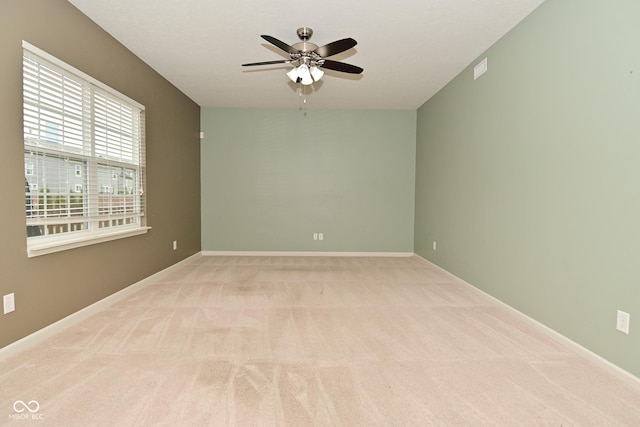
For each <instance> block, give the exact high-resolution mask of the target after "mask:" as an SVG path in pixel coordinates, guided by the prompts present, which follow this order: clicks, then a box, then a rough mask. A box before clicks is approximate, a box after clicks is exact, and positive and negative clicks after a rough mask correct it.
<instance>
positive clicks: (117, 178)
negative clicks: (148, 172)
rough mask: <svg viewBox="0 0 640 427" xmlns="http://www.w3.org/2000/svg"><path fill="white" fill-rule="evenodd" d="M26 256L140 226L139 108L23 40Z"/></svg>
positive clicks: (116, 235) (141, 125)
mask: <svg viewBox="0 0 640 427" xmlns="http://www.w3.org/2000/svg"><path fill="white" fill-rule="evenodd" d="M23 48H24V50H23V100H24V161H25V204H26V222H27V246H28V249H29V253H30V255H39V254H41V253H48V252H52V251H57V250H62V249H67V248H71V247H77V246H82V245H85V244H91V243H96V242H99V241H104V240H112V239H113V238H119V237H126V236H127V235H131V234H140V232H144V231H146V229H147V227H146V224H145V221H144V213H145V206H144V202H145V195H144V194H145V192H144V188H145V182H144V176H145V170H144V169H145V153H144V142H145V141H144V107H143V106H141V105H139V104H138V103H136V102H135V101H133V100H131V99H129V98H127V97H126V96H124V95H122V94H120V93H118V92H117V91H115V90H113V89H111V88H109V87H107V86H106V85H104V84H102V83H100V82H98V81H96V80H95V79H93V78H91V77H89V76H87V75H85V74H84V73H82V72H80V71H78V70H76V69H74V68H73V67H71V66H69V65H67V64H65V63H63V62H62V61H60V60H58V59H56V58H54V57H52V56H51V55H49V54H47V53H46V52H43V51H41V50H40V49H38V48H36V47H34V46H31V45H29V44H28V43H26V42H23Z"/></svg>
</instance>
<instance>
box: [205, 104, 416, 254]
mask: <svg viewBox="0 0 640 427" xmlns="http://www.w3.org/2000/svg"><path fill="white" fill-rule="evenodd" d="M201 123H202V130H203V131H204V132H205V138H204V140H203V141H202V143H201V169H202V174H201V176H202V178H201V186H202V250H203V251H328V252H413V215H414V203H413V201H414V194H415V193H414V183H415V143H416V134H415V132H416V111H339V110H309V111H301V110H299V109H289V110H282V109H227V108H203V109H202V111H201ZM316 232H318V233H320V232H321V233H324V240H323V241H314V240H313V239H312V236H313V233H316Z"/></svg>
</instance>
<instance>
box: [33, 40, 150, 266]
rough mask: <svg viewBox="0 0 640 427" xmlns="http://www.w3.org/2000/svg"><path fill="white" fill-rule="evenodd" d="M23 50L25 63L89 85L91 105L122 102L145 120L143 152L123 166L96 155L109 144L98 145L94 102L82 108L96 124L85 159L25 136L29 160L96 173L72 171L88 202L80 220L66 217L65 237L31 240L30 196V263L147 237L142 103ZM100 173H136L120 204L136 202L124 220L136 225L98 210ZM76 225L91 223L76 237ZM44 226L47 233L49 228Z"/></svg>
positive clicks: (47, 57)
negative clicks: (29, 59)
mask: <svg viewBox="0 0 640 427" xmlns="http://www.w3.org/2000/svg"><path fill="white" fill-rule="evenodd" d="M22 47H23V57H24V56H27V55H33V56H35V57H37V58H39V59H41V60H42V61H43V63H44V64H47V63H48V64H51V65H53V66H54V67H55V68H57V71H58V72H61V73H62V75H64V76H66V77H70V78H72V79H73V80H74V81H76V80H78V81H79V82H81V83H82V85H83V87H84V86H85V85H87V86H86V87H87V88H89V90H90V91H91V99H93V97H94V96H99V97H104V96H106V97H107V98H105V99H117V100H118V101H119V102H122V104H123V105H127V106H129V107H131V108H135V109H136V111H138V112H139V114H140V116H139V119H140V124H139V126H138V127H137V130H138V137H139V145H136V146H135V149H137V150H138V152H137V153H136V155H135V159H136V160H135V161H134V160H133V158H132V160H131V161H123V160H118V159H115V160H107V159H105V157H104V156H101V155H99V154H96V151H97V148H96V147H97V146H99V145H100V144H104V141H102V140H98V138H99V137H98V135H97V134H96V130H95V128H94V125H93V121H94V120H97V119H96V118H95V116H94V114H99V113H100V112H99V110H98V107H96V105H95V104H94V102H91V103H90V104H91V105H90V106H89V108H88V109H87V110H86V111H85V107H83V114H85V113H86V112H88V111H89V112H90V116H91V119H90V120H91V122H92V126H91V132H83V135H84V136H83V139H82V141H83V142H82V144H83V145H87V144H88V145H89V146H90V154H86V153H82V154H74V153H72V152H65V150H64V149H60V150H56V149H50V148H42V147H39V146H35V145H33V144H32V143H31V142H29V143H28V142H27V138H26V135H27V134H26V130H25V137H24V138H23V139H24V141H23V144H24V152H25V156H24V157H25V158H26V157H27V155H28V154H29V153H36V154H37V155H38V156H42V158H43V160H46V159H53V158H54V157H55V156H60V157H59V158H60V159H63V158H66V159H67V161H69V160H72V161H74V162H76V161H84V162H86V164H87V165H88V164H92V167H93V168H94V170H93V171H92V172H89V170H85V172H87V173H86V176H85V173H84V172H81V175H80V176H78V174H77V170H78V167H77V166H76V167H75V168H73V171H75V177H76V178H82V179H83V185H82V187H83V191H84V192H85V194H86V197H84V198H83V199H82V203H83V207H82V212H83V213H82V215H79V216H77V217H76V216H73V217H72V216H61V217H60V221H59V223H60V224H63V225H64V224H67V226H68V228H67V229H66V230H65V231H63V232H60V233H58V234H47V235H45V236H33V235H32V234H30V231H29V230H30V228H33V227H36V226H34V225H33V222H34V220H33V218H34V216H33V215H32V212H33V209H32V206H33V199H32V195H33V193H31V192H29V191H27V192H26V197H27V199H26V200H27V212H26V223H27V233H26V235H27V237H26V240H27V255H28V256H29V257H33V256H39V255H45V254H49V253H54V252H59V251H64V250H68V249H73V248H78V247H83V246H87V245H92V244H97V243H102V242H107V241H111V240H116V239H121V238H126V237H132V236H137V235H141V234H145V233H147V231H148V230H150V229H151V227H149V226H147V224H146V217H147V216H146V210H147V208H146V176H145V174H146V158H145V157H146V153H145V145H146V141H145V118H144V115H145V107H144V106H143V105H141V104H140V103H138V102H136V101H135V100H133V99H131V98H129V97H127V96H126V95H123V94H122V93H120V92H118V91H117V90H115V89H113V88H111V87H109V86H107V85H106V84H104V83H102V82H100V81H98V80H96V79H94V78H93V77H91V76H89V75H87V74H85V73H83V72H82V71H80V70H77V69H76V68H75V67H73V66H71V65H69V64H67V63H65V62H63V61H61V60H59V59H58V58H56V57H54V56H53V55H50V54H49V53H47V52H45V51H43V50H41V49H39V48H37V47H36V46H33V45H32V44H30V43H28V42H26V41H24V40H23V41H22ZM24 60H25V59H24V58H23V61H24ZM24 81H25V75H24V70H23V85H24ZM65 99H66V98H65ZM24 105H26V98H25V94H24V93H23V106H24ZM38 108H41V107H38ZM25 117H26V116H24V115H23V122H24V123H23V125H24V126H25V128H26V121H25ZM40 126H42V125H40ZM44 126H45V128H46V129H45V130H44V132H45V134H46V137H45V139H46V138H47V137H48V136H49V133H50V132H49V130H48V127H47V126H48V125H47V124H46V123H45V125H44ZM87 134H88V135H89V136H88V137H87ZM102 148H104V147H103V146H102V145H100V149H102ZM52 153H53V154H52ZM52 156H53V157H52ZM83 159H84V160H83ZM37 168H38V167H37V166H35V165H34V169H35V173H36V174H39V173H40V171H38V169H37ZM99 169H103V170H104V169H111V170H112V171H115V170H116V169H119V170H121V171H122V172H124V171H130V172H131V171H133V172H135V173H136V175H135V179H134V181H133V182H135V185H134V187H127V188H125V189H124V190H123V194H122V195H123V197H121V198H123V199H124V201H121V202H120V203H124V204H126V203H128V202H129V201H131V203H133V206H134V208H133V211H130V213H129V215H125V216H124V218H125V219H126V218H128V219H131V218H133V221H134V223H126V222H127V221H128V220H126V221H125V220H118V215H115V214H113V212H111V211H109V213H107V214H103V213H101V212H100V209H101V205H99V204H98V202H97V200H98V199H99V197H100V196H104V195H103V194H101V192H100V185H98V184H97V179H98V178H97V177H98V175H99V174H100V171H99ZM81 170H82V169H81ZM111 173H112V174H113V176H116V175H115V172H111ZM89 175H92V176H91V177H90V176H89ZM25 180H26V171H25ZM86 180H89V181H91V180H93V182H94V184H89V183H88V182H87V181H86ZM31 185H32V184H31ZM36 185H37V184H36ZM77 185H78V184H76V186H75V188H77ZM89 187H92V188H94V190H95V191H94V190H92V189H90V188H89ZM132 188H135V191H132V192H131V193H129V192H127V191H130V190H131V189H132ZM71 191H72V190H70V192H71ZM94 193H95V194H94ZM74 194H75V193H74ZM118 195H119V194H118ZM100 203H101V202H100ZM117 206H121V207H120V208H119V209H123V207H122V206H124V205H117ZM127 207H128V206H127ZM96 212H98V214H97V215H96ZM125 212H126V208H125ZM102 215H104V216H102ZM47 218H48V217H47V216H46V214H45V217H44V218H42V219H41V222H46V221H47ZM73 223H78V224H79V223H86V224H85V226H86V229H85V226H81V227H82V230H81V231H71V226H72V225H73ZM107 224H108V225H107ZM44 226H45V227H47V226H46V225H44Z"/></svg>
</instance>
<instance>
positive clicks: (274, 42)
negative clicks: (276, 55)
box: [260, 35, 298, 54]
mask: <svg viewBox="0 0 640 427" xmlns="http://www.w3.org/2000/svg"><path fill="white" fill-rule="evenodd" d="M260 37H262V38H263V39H265V40H266V41H268V42H269V43H271V44H272V45H274V46H275V47H277V48H279V49H282V50H284V51H285V52H287V53H293V54H295V53H298V49H294V48H293V47H291V46H289V45H288V44H286V43H285V42H283V41H280V40H278V39H277V38H275V37H271V36H265V35H262V36H260Z"/></svg>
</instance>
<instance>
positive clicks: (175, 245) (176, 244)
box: [173, 240, 178, 251]
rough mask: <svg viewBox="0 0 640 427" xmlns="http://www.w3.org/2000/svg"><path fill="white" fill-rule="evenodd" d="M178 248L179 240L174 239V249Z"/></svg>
mask: <svg viewBox="0 0 640 427" xmlns="http://www.w3.org/2000/svg"><path fill="white" fill-rule="evenodd" d="M177 249H178V241H177V240H174V241H173V250H174V251H175V250H177Z"/></svg>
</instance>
